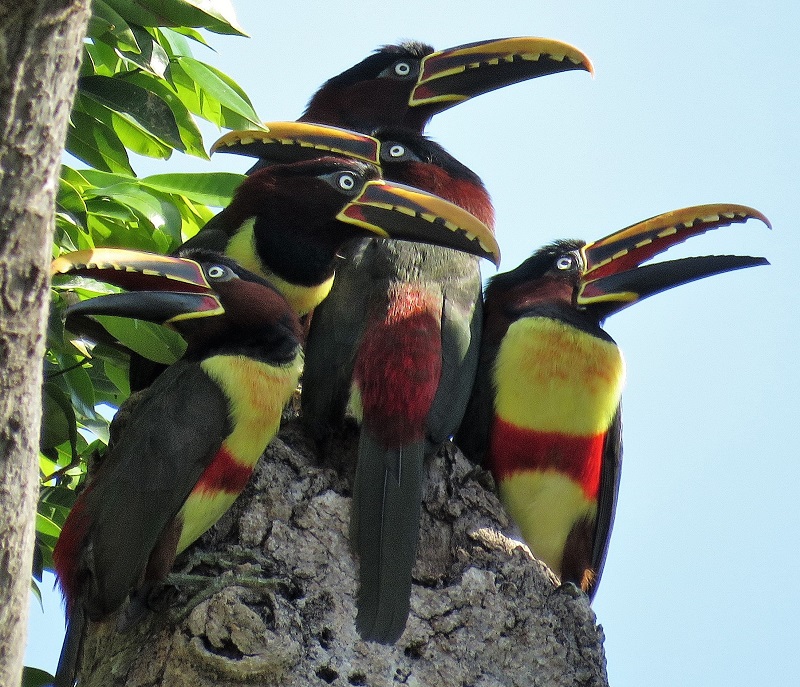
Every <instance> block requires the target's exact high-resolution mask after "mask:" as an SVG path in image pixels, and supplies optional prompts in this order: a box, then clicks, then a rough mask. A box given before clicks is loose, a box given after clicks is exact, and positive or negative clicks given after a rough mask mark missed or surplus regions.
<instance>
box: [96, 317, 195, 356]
mask: <svg viewBox="0 0 800 687" xmlns="http://www.w3.org/2000/svg"><path fill="white" fill-rule="evenodd" d="M97 320H98V321H99V322H100V323H101V324H102V325H103V326H104V327H105V328H106V329H107V330H108V331H109V333H110V334H111V335H112V336H114V337H115V338H116V339H117V340H118V341H119V342H120V343H121V344H123V345H125V346H127V347H128V348H130V349H131V350H132V351H134V352H136V353H138V354H139V355H141V356H144V357H145V358H148V359H149V360H154V361H155V362H157V363H161V364H163V365H171V364H172V363H174V362H175V361H176V360H178V358H180V357H181V356H182V355H183V352H184V351H185V350H186V342H185V341H184V340H183V339H182V338H181V336H180V334H178V333H177V332H174V331H172V330H170V329H167V328H166V327H161V326H159V325H157V324H152V323H150V322H143V321H142V320H133V319H128V318H123V317H107V316H100V317H97Z"/></svg>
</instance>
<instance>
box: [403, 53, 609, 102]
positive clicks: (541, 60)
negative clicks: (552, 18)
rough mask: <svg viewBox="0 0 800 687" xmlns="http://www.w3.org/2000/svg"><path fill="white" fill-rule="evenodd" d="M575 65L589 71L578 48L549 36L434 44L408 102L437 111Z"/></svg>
mask: <svg viewBox="0 0 800 687" xmlns="http://www.w3.org/2000/svg"><path fill="white" fill-rule="evenodd" d="M575 69H580V70H583V71H587V72H589V73H590V74H594V68H593V67H592V63H591V61H590V60H589V58H588V57H587V56H586V55H584V54H583V53H582V52H581V51H580V50H578V49H577V48H575V47H573V46H571V45H569V44H568V43H563V42H561V41H556V40H552V39H549V38H533V37H519V38H501V39H496V40H487V41H479V42H477V43H468V44H466V45H459V46H456V47H454V48H448V49H447V50H439V51H437V52H434V53H431V54H430V55H427V56H425V57H424V58H423V60H422V65H421V67H420V73H419V76H418V77H417V84H416V86H414V89H413V90H412V91H411V97H410V98H409V101H408V104H409V106H411V107H420V106H428V107H431V109H432V110H433V111H434V112H441V111H443V110H446V109H447V108H449V107H451V106H453V105H457V104H458V103H460V102H463V101H465V100H468V99H469V98H474V97H475V96H476V95H481V94H482V93H488V92H489V91H493V90H495V89H497V88H502V87H503V86H509V85H511V84H514V83H519V82H520V81H527V80H528V79H535V78H536V77H539V76H546V75H548V74H557V73H558V72H566V71H571V70H575Z"/></svg>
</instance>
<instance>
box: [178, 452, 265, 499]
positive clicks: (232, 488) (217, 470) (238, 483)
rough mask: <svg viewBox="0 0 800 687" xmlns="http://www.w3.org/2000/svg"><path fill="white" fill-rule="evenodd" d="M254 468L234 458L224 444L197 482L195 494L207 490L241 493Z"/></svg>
mask: <svg viewBox="0 0 800 687" xmlns="http://www.w3.org/2000/svg"><path fill="white" fill-rule="evenodd" d="M252 474H253V468H252V467H250V466H247V465H243V464H242V463H239V462H238V461H236V460H235V459H234V457H233V456H232V455H231V453H230V452H229V451H228V450H227V449H226V448H225V447H224V446H223V447H222V448H221V449H220V450H219V451H217V455H215V456H214V459H213V460H212V461H211V463H210V464H209V465H208V467H207V468H206V469H205V470H204V471H203V474H202V475H200V479H199V480H197V484H196V485H195V487H194V489H192V493H193V494H197V493H201V492H207V493H214V494H216V493H219V492H221V491H225V492H228V493H230V494H239V493H241V491H242V490H243V489H244V488H245V486H246V485H247V482H248V481H249V479H250V475H252Z"/></svg>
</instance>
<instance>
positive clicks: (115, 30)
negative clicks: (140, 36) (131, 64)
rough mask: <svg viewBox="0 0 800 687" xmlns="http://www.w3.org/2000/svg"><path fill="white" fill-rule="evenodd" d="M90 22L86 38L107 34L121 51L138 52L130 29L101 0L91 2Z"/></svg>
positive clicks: (136, 43) (117, 14)
mask: <svg viewBox="0 0 800 687" xmlns="http://www.w3.org/2000/svg"><path fill="white" fill-rule="evenodd" d="M92 22H94V23H93V24H90V25H89V32H88V34H87V35H88V36H89V37H90V38H94V37H97V38H99V37H101V36H102V35H103V34H105V33H108V34H110V35H111V36H113V38H114V40H115V42H116V44H117V46H119V47H120V48H121V49H122V50H128V51H130V52H139V45H138V42H137V40H136V37H135V36H134V33H133V31H132V30H131V28H132V27H130V26H128V23H127V22H126V21H125V20H124V19H123V18H122V17H121V16H120V15H119V13H117V12H115V11H114V10H113V9H112V8H111V7H110V6H109V5H108V4H106V3H105V2H104V1H103V0H93V2H92Z"/></svg>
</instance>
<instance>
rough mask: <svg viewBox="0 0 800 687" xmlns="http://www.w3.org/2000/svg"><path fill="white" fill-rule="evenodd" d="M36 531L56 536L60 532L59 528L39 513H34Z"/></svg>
mask: <svg viewBox="0 0 800 687" xmlns="http://www.w3.org/2000/svg"><path fill="white" fill-rule="evenodd" d="M36 531H37V532H41V533H42V534H49V535H50V536H51V537H58V535H59V534H61V528H60V527H59V526H58V525H56V523H54V522H53V521H52V520H51V519H50V518H46V517H45V516H44V515H42V514H41V513H37V514H36Z"/></svg>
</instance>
